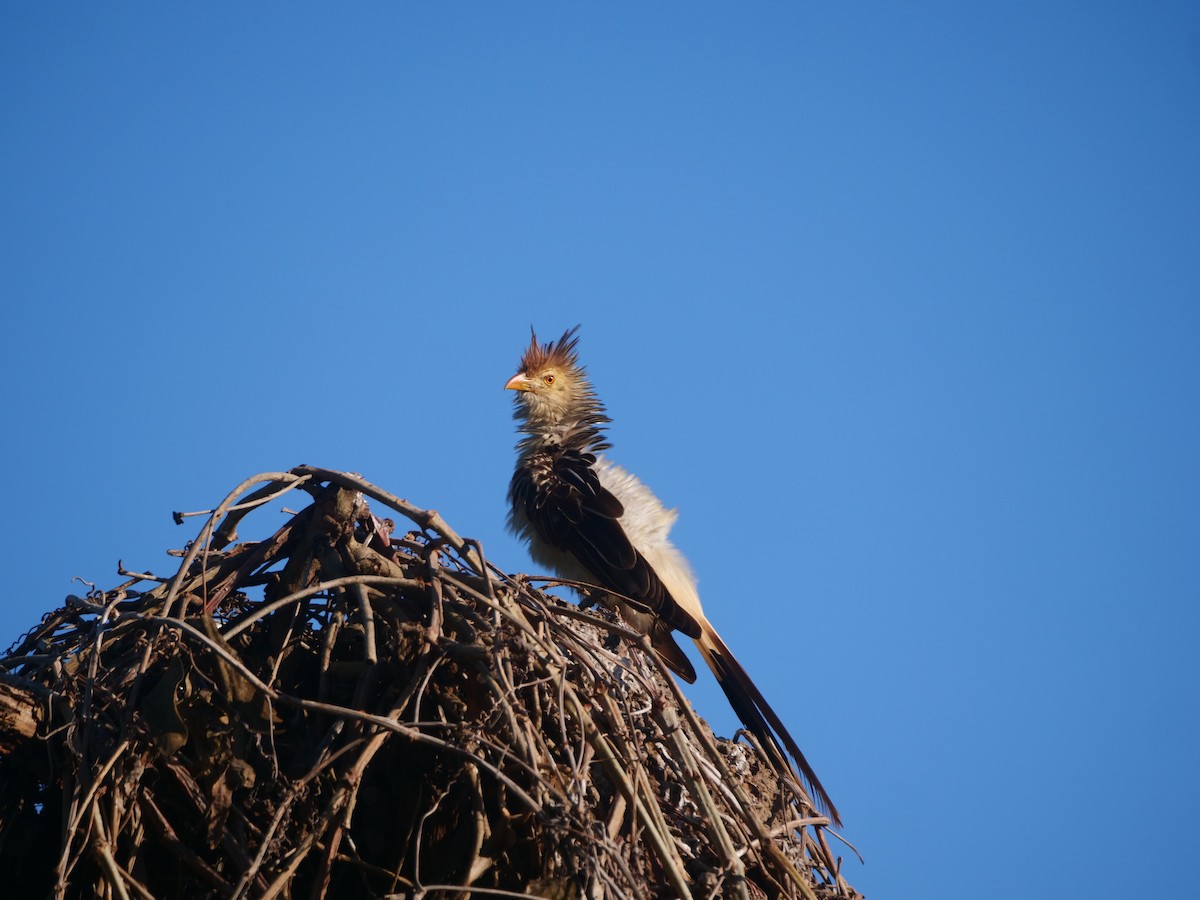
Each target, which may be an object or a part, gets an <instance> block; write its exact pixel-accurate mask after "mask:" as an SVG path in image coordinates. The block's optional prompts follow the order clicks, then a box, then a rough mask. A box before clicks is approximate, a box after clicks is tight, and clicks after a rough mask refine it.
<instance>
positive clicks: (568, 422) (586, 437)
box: [517, 410, 609, 456]
mask: <svg viewBox="0 0 1200 900" xmlns="http://www.w3.org/2000/svg"><path fill="white" fill-rule="evenodd" d="M607 422H608V417H607V416H606V415H604V412H603V410H589V411H586V412H583V413H579V414H569V415H564V416H562V417H561V418H559V419H557V420H554V421H547V420H543V421H533V420H531V419H529V418H524V419H521V420H520V421H519V424H518V426H517V427H518V430H519V431H521V432H522V433H523V434H524V435H525V436H524V437H523V438H521V440H520V441H519V442H518V443H517V450H518V451H519V452H520V453H521V455H522V456H528V455H529V454H532V453H545V452H555V451H559V450H575V451H578V452H581V453H599V452H600V451H602V450H606V449H608V447H609V444H608V441H607V440H606V439H605V435H604V425H605V423H607Z"/></svg>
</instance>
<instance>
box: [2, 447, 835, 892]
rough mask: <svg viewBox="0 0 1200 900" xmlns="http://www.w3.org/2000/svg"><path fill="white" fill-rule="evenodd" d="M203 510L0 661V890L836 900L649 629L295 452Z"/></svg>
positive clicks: (831, 875)
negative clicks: (691, 698) (169, 540)
mask: <svg viewBox="0 0 1200 900" xmlns="http://www.w3.org/2000/svg"><path fill="white" fill-rule="evenodd" d="M284 494H289V495H290V496H288V497H285V498H284V499H283V502H284V503H294V505H298V506H302V508H301V509H300V510H299V512H291V511H289V510H287V509H286V508H285V513H286V521H285V522H284V524H283V526H282V527H280V528H278V529H277V530H275V532H274V533H273V534H271V535H270V536H269V537H266V538H265V539H261V540H254V541H249V540H248V541H239V540H238V537H237V530H238V528H239V527H243V525H244V521H243V520H244V518H245V517H246V516H247V515H248V514H249V513H251V512H253V511H255V510H258V509H262V508H263V507H264V506H265V505H266V504H269V503H271V502H272V501H273V500H276V499H277V498H279V497H281V495H284ZM306 495H307V496H306ZM295 498H300V500H302V501H305V502H303V503H301V502H300V501H298V500H296V499H295ZM372 507H374V510H375V511H373V510H372ZM277 509H278V504H273V505H272V507H271V510H272V511H273V512H274V513H275V515H278V512H277ZM377 513H382V515H383V517H381V516H380V515H378V514H377ZM267 514H268V513H265V512H264V513H262V515H261V516H260V518H261V517H265V516H266V515H267ZM204 515H205V516H206V519H205V520H204V521H205V524H204V525H203V527H202V528H201V530H200V533H199V535H198V537H197V538H196V540H194V541H192V542H191V543H190V544H189V545H188V546H187V548H186V549H185V550H183V551H178V552H179V553H180V554H181V555H182V557H183V558H182V562H181V565H180V566H179V570H178V572H177V573H176V574H175V575H173V576H171V577H168V578H159V577H157V576H155V575H153V574H150V573H146V572H128V571H125V570H124V569H123V568H122V569H121V570H120V571H121V574H122V576H123V577H125V578H127V579H128V580H126V581H125V582H124V583H123V584H121V585H119V586H117V587H115V588H113V589H111V590H106V591H101V590H97V589H93V590H91V591H90V592H89V593H88V594H87V596H85V597H75V596H72V597H68V598H67V602H66V604H65V605H64V606H63V607H62V608H60V609H57V610H55V611H53V612H51V613H48V614H47V615H46V616H45V617H44V618H43V620H42V622H41V623H40V624H39V625H38V626H37V627H35V628H34V629H32V630H31V631H30V632H29V633H28V634H27V635H26V636H25V637H24V638H23V639H22V640H21V641H19V642H18V643H17V644H16V645H15V646H14V647H13V648H12V649H11V650H10V651H9V653H8V654H7V655H6V656H5V657H4V658H3V659H0V868H2V870H3V871H4V873H5V875H4V878H5V887H6V893H7V895H9V896H31V897H45V896H54V897H92V896H98V897H108V898H148V897H164V898H165V897H221V898H232V897H255V898H266V897H306V898H307V897H312V898H319V897H339V898H340V897H349V898H353V897H387V896H404V897H410V896H411V897H416V896H418V895H427V894H428V895H435V896H437V895H442V896H447V895H448V896H458V897H466V896H469V895H477V896H491V895H499V896H503V895H506V894H509V895H529V894H532V895H537V896H543V897H559V898H573V897H581V898H582V897H596V898H609V897H666V896H684V897H693V896H695V897H700V896H720V897H724V896H730V897H736V896H741V897H758V896H768V897H806V898H810V900H811V898H831V897H857V896H858V895H857V894H856V893H855V892H854V890H853V889H852V888H851V887H850V886H849V885H848V884H846V882H845V880H844V879H843V878H842V877H841V875H840V872H839V868H840V863H841V859H840V858H839V857H836V856H835V855H834V853H833V852H832V850H831V847H830V841H829V839H828V836H827V835H828V829H827V825H828V822H827V820H825V819H824V818H822V817H821V816H819V815H817V814H816V812H815V811H814V810H813V808H812V805H811V803H810V802H809V800H808V798H807V796H806V795H805V794H804V792H803V789H802V788H801V787H800V785H799V784H798V783H795V782H790V783H789V782H788V780H787V779H780V777H779V776H778V775H776V774H775V773H774V772H773V771H772V769H771V768H770V766H769V765H768V764H767V763H766V762H765V760H764V758H763V757H762V756H760V754H759V752H758V750H757V749H756V748H755V747H754V746H752V745H750V744H747V743H743V742H731V741H726V740H719V739H716V738H714V737H713V735H712V733H711V732H710V731H709V730H708V728H707V726H706V725H704V724H703V723H702V722H700V721H699V720H698V719H697V717H696V715H695V713H694V712H693V711H692V709H691V707H690V705H689V704H688V703H687V701H686V700H685V699H684V698H683V696H682V695H681V694H680V693H679V689H678V687H677V686H676V684H675V682H674V680H673V679H672V678H671V677H669V675H668V674H667V673H666V672H665V671H664V670H663V669H662V667H661V665H660V664H659V663H658V661H657V659H656V657H655V656H654V654H653V653H652V652H651V651H650V650H649V648H648V646H647V645H646V643H645V641H644V640H642V639H641V638H640V637H639V636H638V635H637V634H635V633H633V632H631V631H629V630H628V629H626V628H625V627H623V626H622V625H621V623H620V622H619V621H617V620H615V619H613V618H611V617H610V616H608V615H607V614H606V613H605V612H603V611H602V610H595V611H593V610H588V609H581V608H579V607H578V606H576V605H575V604H573V603H567V602H564V601H562V600H560V599H558V598H557V597H554V596H552V595H549V594H547V593H545V592H543V591H542V590H539V589H537V588H536V587H535V586H534V584H532V583H531V581H530V580H529V579H528V578H526V577H524V576H511V575H506V574H504V573H502V572H500V571H499V570H497V569H496V568H494V567H493V566H491V565H490V564H488V562H487V561H486V560H485V559H484V556H483V552H482V549H481V548H480V546H479V545H478V544H477V543H476V542H473V541H470V540H464V539H463V538H461V537H459V536H458V535H457V534H456V533H455V532H454V531H453V530H451V528H450V527H449V526H448V525H447V524H446V523H445V522H444V521H442V519H441V517H440V516H438V515H437V514H436V513H435V512H432V511H426V510H421V509H417V508H415V507H413V506H412V505H410V504H408V503H407V502H405V501H404V500H402V499H400V498H399V497H396V496H393V495H391V494H389V493H387V492H386V491H383V490H381V489H379V488H377V487H375V486H373V485H371V484H369V483H367V482H366V481H364V480H362V479H361V478H358V477H357V476H353V475H348V474H345V473H340V472H334V471H328V470H322V469H315V468H312V467H300V468H296V469H293V470H291V471H290V472H274V473H266V474H263V475H259V476H256V477H255V478H251V479H249V480H247V481H246V482H244V483H243V484H241V485H239V486H238V487H237V489H235V490H234V491H233V492H232V493H231V494H230V495H229V497H228V498H226V500H225V501H224V502H223V503H222V504H221V505H220V506H219V507H218V508H217V509H216V510H214V511H211V512H206V513H204ZM390 515H396V516H397V518H398V519H400V520H401V521H405V527H404V528H403V529H398V528H397V529H395V532H393V529H394V528H395V525H394V523H393V521H392V519H390V518H387V516H390ZM176 518H177V520H179V521H181V522H182V521H184V515H183V514H176Z"/></svg>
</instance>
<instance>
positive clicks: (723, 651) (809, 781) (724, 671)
mask: <svg viewBox="0 0 1200 900" xmlns="http://www.w3.org/2000/svg"><path fill="white" fill-rule="evenodd" d="M701 625H702V627H703V634H702V635H701V636H700V638H699V639H697V641H696V644H697V646H698V647H699V648H700V654H701V656H703V657H704V661H705V662H706V663H708V667H709V668H710V669H712V673H713V675H715V676H716V678H717V683H718V684H720V685H721V690H723V691H724V692H725V696H726V697H727V698H728V699H729V705H730V706H732V707H733V711H734V712H735V713H736V714H737V717H738V718H739V719H741V720H742V724H743V725H745V726H746V730H747V731H749V732H750V733H751V734H753V735H754V736H755V737H756V738H758V740H759V742H760V743H761V744H762V746H763V749H764V750H765V751H766V752H767V753H768V754H770V753H772V752H774V753H776V754H778V756H779V758H778V759H777V760H776V762H777V763H778V764H779V765H780V766H781V767H782V768H783V769H786V770H790V769H791V766H790V765H789V764H788V762H787V756H786V755H785V754H784V750H783V747H786V748H787V752H788V753H790V754H791V756H792V759H794V760H795V761H796V765H797V766H799V769H800V776H801V779H802V781H803V783H804V786H805V788H807V790H808V793H809V795H810V796H811V797H812V799H813V801H814V802H815V803H816V805H817V808H818V809H819V810H820V811H821V812H823V813H825V814H826V815H827V816H829V819H830V821H832V822H833V824H834V825H837V826H841V824H842V820H841V817H840V816H839V815H838V811H837V808H836V807H835V806H834V805H833V801H832V800H830V799H829V794H827V793H826V792H825V788H824V787H822V786H821V782H820V781H819V780H818V779H817V776H816V773H815V772H813V770H812V766H810V765H809V764H808V760H806V759H805V758H804V754H803V753H801V752H800V748H799V747H798V746H797V745H796V742H795V740H793V739H792V736H791V734H789V733H788V730H787V728H785V727H784V724H783V722H781V721H780V720H779V716H777V715H776V714H775V710H773V709H771V705H770V704H769V703H767V701H766V698H765V697H763V695H762V693H761V692H760V691H759V689H758V688H757V687H756V686H755V684H754V682H753V681H752V680H751V678H750V676H749V674H747V672H746V670H745V669H743V668H742V664H741V663H739V662H738V661H737V657H735V656H734V655H733V653H732V652H730V650H729V647H727V646H726V645H725V642H724V641H723V640H721V636H720V635H719V634H717V632H716V631H715V630H714V629H713V627H712V625H711V624H710V623H708V622H707V621H705V622H702V623H701ZM780 741H783V747H780V746H779V742H780Z"/></svg>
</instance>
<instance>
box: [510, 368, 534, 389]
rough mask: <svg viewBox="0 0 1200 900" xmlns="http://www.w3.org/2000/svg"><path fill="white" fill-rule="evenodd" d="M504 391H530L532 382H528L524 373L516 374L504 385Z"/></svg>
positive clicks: (527, 377)
mask: <svg viewBox="0 0 1200 900" xmlns="http://www.w3.org/2000/svg"><path fill="white" fill-rule="evenodd" d="M504 389H505V390H506V391H532V390H533V382H532V381H530V379H529V376H528V375H526V374H525V373H524V372H518V373H517V374H516V375H514V376H513V377H512V378H510V379H508V381H507V382H506V383H505V385H504Z"/></svg>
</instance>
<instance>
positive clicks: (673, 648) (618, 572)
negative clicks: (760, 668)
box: [505, 326, 841, 825]
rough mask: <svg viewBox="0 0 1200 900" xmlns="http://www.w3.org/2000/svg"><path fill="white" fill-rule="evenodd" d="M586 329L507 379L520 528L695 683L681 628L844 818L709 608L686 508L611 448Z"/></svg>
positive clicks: (737, 703)
mask: <svg viewBox="0 0 1200 900" xmlns="http://www.w3.org/2000/svg"><path fill="white" fill-rule="evenodd" d="M577 328H578V326H577V327H576V328H572V329H569V330H567V331H566V332H565V333H564V334H563V336H562V337H561V338H559V339H558V340H557V341H551V342H550V343H548V344H538V341H537V335H536V334H535V335H533V338H532V339H531V341H530V343H529V346H528V347H527V348H526V350H525V353H524V355H523V356H522V357H521V361H520V363H519V365H518V371H517V374H516V375H514V376H513V377H512V378H510V379H509V380H508V383H507V384H506V385H505V388H507V389H510V390H513V391H516V396H515V398H514V399H515V403H514V413H513V416H514V418H515V419H516V421H517V429H518V431H520V432H521V433H522V435H523V437H522V438H521V439H520V441H519V442H518V444H517V468H516V471H515V472H514V473H513V477H512V482H511V484H510V485H509V488H508V499H509V502H510V503H511V510H510V513H509V528H510V529H511V530H512V531H513V532H514V533H515V534H516V535H517V536H518V537H520V538H523V539H524V540H526V541H528V542H529V552H530V555H531V556H532V557H533V559H534V561H535V562H537V563H538V564H539V565H543V566H547V567H549V568H550V569H551V570H553V571H554V572H556V573H557V574H558V575H560V576H561V577H563V578H566V579H569V580H573V581H580V582H586V583H588V584H594V585H596V586H598V587H600V588H602V589H603V590H604V592H605V593H602V594H601V600H602V602H604V603H605V604H607V605H610V606H612V607H615V608H616V609H617V610H618V611H619V612H620V615H621V617H622V618H623V619H624V620H625V621H626V622H627V623H628V624H629V625H630V626H631V627H632V628H634V629H635V630H637V631H640V632H642V633H643V634H646V635H648V636H649V638H650V643H651V645H652V646H653V647H654V650H655V652H656V653H657V654H658V655H659V657H660V658H661V659H662V661H663V662H664V663H665V664H666V665H667V666H668V667H669V668H670V669H672V670H673V671H674V672H676V673H677V674H678V675H679V676H680V677H682V678H684V679H685V680H687V681H688V682H694V681H695V680H696V671H695V669H694V668H693V667H692V664H691V662H690V661H689V660H688V658H687V656H686V655H684V653H683V651H682V650H681V649H680V647H679V645H678V644H677V643H676V642H675V637H674V635H673V633H672V632H675V631H679V632H681V633H683V634H685V635H687V636H688V637H690V638H692V639H694V640H695V642H696V646H697V647H698V648H699V651H700V656H701V657H702V658H703V659H704V661H705V663H707V664H708V667H709V668H710V669H711V670H712V673H713V675H715V676H716V679H717V682H718V684H720V685H721V689H722V690H723V691H724V692H725V696H726V697H728V698H729V703H730V705H731V706H732V707H733V711H734V712H735V713H737V716H738V718H739V719H741V721H742V724H743V725H745V726H746V729H747V730H748V731H750V733H752V734H753V735H754V736H755V737H756V738H758V740H759V742H760V744H761V745H762V747H763V749H764V751H765V752H766V753H767V754H768V755H769V756H771V757H772V762H773V763H774V765H775V766H776V767H777V768H779V767H782V769H783V770H786V771H791V769H790V767H789V765H788V762H787V757H786V755H785V754H784V750H783V748H784V747H785V748H787V752H788V753H790V754H791V756H792V758H793V759H794V760H795V761H796V764H797V766H798V767H799V770H800V774H801V775H802V776H803V779H804V783H805V785H806V786H807V788H808V790H809V793H810V794H811V795H812V798H813V800H814V801H815V802H816V804H817V806H818V808H819V809H821V810H822V811H823V812H825V813H827V814H828V816H829V818H830V819H831V820H832V821H833V822H834V823H835V824H839V825H840V824H841V822H840V819H839V817H838V812H837V809H836V808H835V807H834V805H833V803H832V801H830V799H829V795H828V794H827V793H826V792H825V788H823V787H822V786H821V782H820V781H818V780H817V776H816V774H815V773H814V772H813V770H812V767H811V766H809V764H808V761H807V760H806V759H805V758H804V754H803V753H801V752H800V748H799V747H798V746H797V744H796V742H795V740H794V739H793V738H792V736H791V734H789V733H788V730H787V728H785V727H784V725H783V722H781V721H780V719H779V716H778V715H776V714H775V711H774V710H773V709H772V708H771V706H770V704H768V703H767V701H766V699H765V698H764V697H763V695H762V693H761V692H760V691H759V690H758V688H757V687H756V686H755V684H754V682H753V681H752V680H751V679H750V676H749V675H748V674H747V673H746V670H745V669H744V668H742V666H741V664H740V663H739V662H738V661H737V659H736V658H735V657H734V655H733V653H731V652H730V650H729V648H728V647H727V646H726V645H725V642H724V641H723V640H721V636H720V635H719V634H717V631H716V629H715V628H713V626H712V623H711V622H709V621H708V618H707V617H706V616H705V615H704V610H703V609H702V608H701V606H700V595H699V594H698V593H697V591H696V578H695V576H694V575H693V574H692V570H691V567H690V566H689V565H688V562H687V560H686V559H685V558H684V556H683V554H682V553H680V552H679V550H677V549H676V548H675V546H674V545H673V544H672V543H671V541H670V540H669V539H668V533H669V532H670V530H671V526H672V525H674V524H675V519H676V517H677V515H678V513H677V511H676V510H673V509H671V510H668V509H665V508H664V507H663V505H662V503H661V502H660V501H659V500H658V498H657V497H655V496H654V494H653V493H652V492H651V491H650V489H649V488H648V487H646V486H645V485H644V484H642V482H641V481H639V480H638V479H637V478H636V477H634V476H633V475H631V474H630V473H629V472H626V471H625V470H624V469H622V468H621V467H620V466H617V465H614V464H613V463H612V462H610V461H609V460H608V459H606V458H605V457H604V456H602V455H600V454H601V452H602V451H604V450H607V449H609V447H610V445H609V444H608V442H607V440H606V439H605V436H604V427H605V425H606V424H607V423H608V422H609V421H611V420H610V419H609V417H608V416H607V415H606V414H605V411H604V405H603V404H602V403H601V402H600V400H599V398H597V396H596V394H595V392H594V391H593V389H592V385H591V383H590V382H589V381H588V377H587V372H586V370H585V369H584V367H583V366H582V365H580V363H579V357H578V354H577V353H576V345H577V342H578V337H577V335H576V331H577ZM608 592H611V593H608ZM780 742H782V745H783V747H781V746H780Z"/></svg>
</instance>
